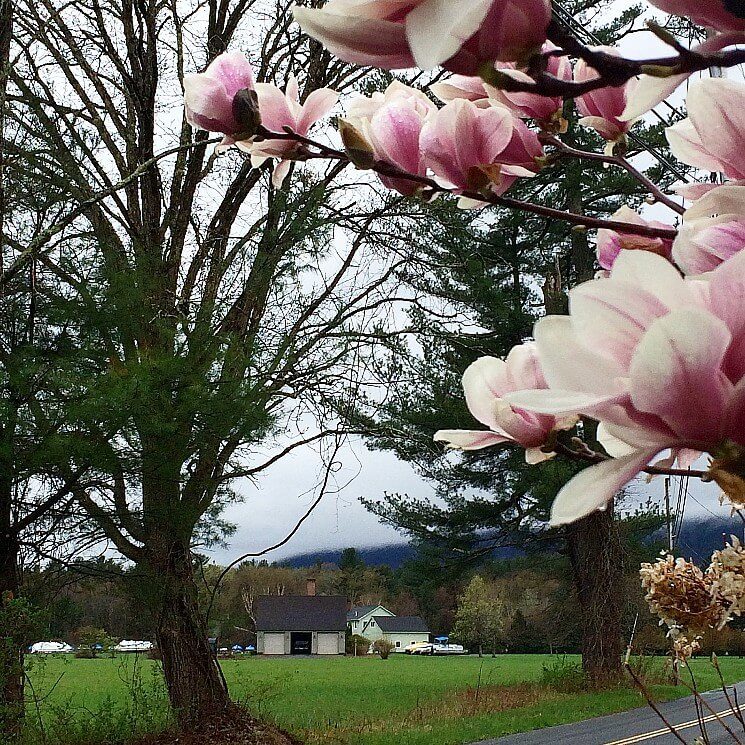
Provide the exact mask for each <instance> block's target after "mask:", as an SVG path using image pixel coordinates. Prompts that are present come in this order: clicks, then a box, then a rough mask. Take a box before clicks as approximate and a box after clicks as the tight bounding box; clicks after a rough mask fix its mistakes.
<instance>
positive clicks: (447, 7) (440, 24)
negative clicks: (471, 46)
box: [406, 0, 494, 70]
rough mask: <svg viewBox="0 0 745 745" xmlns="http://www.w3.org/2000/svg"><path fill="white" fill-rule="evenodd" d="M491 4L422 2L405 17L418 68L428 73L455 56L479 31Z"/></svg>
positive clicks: (486, 0)
mask: <svg viewBox="0 0 745 745" xmlns="http://www.w3.org/2000/svg"><path fill="white" fill-rule="evenodd" d="M493 2H494V0H470V2H468V3H467V4H464V5H465V7H462V6H459V7H458V9H457V11H455V12H454V9H453V0H424V2H420V3H419V5H417V7H415V8H413V9H412V10H411V11H410V12H409V14H408V15H407V16H406V36H407V38H408V40H409V46H410V47H411V52H412V54H413V55H414V59H415V60H416V63H417V65H418V66H419V67H421V68H422V69H424V70H429V69H431V68H433V67H437V65H439V64H441V63H442V62H445V60H448V59H450V58H451V57H452V56H453V55H455V54H456V53H457V52H458V50H459V49H460V48H461V47H462V46H463V43H464V42H465V41H467V40H468V39H470V38H471V36H473V35H474V34H475V33H476V32H477V31H478V30H479V27H480V26H481V24H482V23H483V21H484V19H485V18H486V15H487V13H488V12H489V9H490V8H491V6H492V3H493Z"/></svg>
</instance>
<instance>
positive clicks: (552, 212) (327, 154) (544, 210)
mask: <svg viewBox="0 0 745 745" xmlns="http://www.w3.org/2000/svg"><path fill="white" fill-rule="evenodd" d="M255 139H256V141H261V140H289V141H294V142H297V143H300V144H302V145H305V146H306V147H307V148H312V149H311V150H307V151H305V152H302V151H301V152H298V153H295V155H294V157H295V158H296V159H297V160H314V159H328V160H337V161H341V162H344V163H351V164H353V165H355V166H356V167H357V168H360V169H361V170H370V171H374V172H375V173H377V174H379V175H381V176H386V177H388V178H395V179H401V180H405V181H411V182H413V183H415V184H419V185H421V187H422V192H423V193H429V195H432V196H434V195H437V194H443V195H450V196H460V197H465V198H467V199H471V200H473V201H477V202H484V203H487V204H490V205H493V206H495V207H506V208H508V209H515V210H520V211H522V212H529V213H531V214H534V215H538V216H540V217H546V218H549V219H554V220H562V221H563V222H567V223H570V224H571V225H575V226H577V227H579V228H585V229H599V228H605V229H607V230H614V231H616V232H618V233H627V234H630V235H639V236H643V237H645V238H664V239H668V240H674V239H675V238H676V236H677V235H678V231H677V230H675V229H674V228H670V229H667V228H656V227H652V226H649V225H636V224H634V223H630V222H623V221H620V220H608V219H604V218H600V217H590V216H589V215H579V214H576V213H574V212H568V211H565V210H559V209H555V208H553V207H545V206H543V205H540V204H534V203H532V202H525V201H522V200H520V199H513V198H512V197H504V196H499V195H497V194H495V193H494V192H492V191H490V190H489V189H484V190H483V191H477V190H475V189H458V190H455V189H449V188H447V187H445V186H442V184H439V183H438V182H437V181H435V180H434V179H432V178H430V177H428V176H419V175H417V174H414V173H408V172H406V171H402V170H400V169H399V168H397V167H396V166H394V165H391V164H390V163H385V162H383V161H379V160H374V159H373V158H372V156H371V157H370V159H369V161H367V160H366V161H365V162H364V163H362V162H361V161H360V160H359V159H357V158H354V157H353V156H352V155H351V154H350V153H348V152H345V151H343V150H337V149H336V148H333V147H329V146H328V145H324V144H323V143H321V142H317V141H315V140H312V139H310V138H308V137H303V136H302V135H299V134H297V133H295V132H292V131H291V130H290V129H289V128H286V129H285V132H282V133H280V132H270V131H268V130H266V129H264V128H263V127H259V128H258V130H257V133H256V136H255ZM314 150H315V152H314ZM355 161H357V162H355ZM614 162H615V161H614ZM619 165H620V164H619ZM628 165H629V166H630V164H628ZM623 167H624V168H626V169H627V170H628V167H627V166H623ZM632 168H633V166H632ZM634 170H635V169H634Z"/></svg>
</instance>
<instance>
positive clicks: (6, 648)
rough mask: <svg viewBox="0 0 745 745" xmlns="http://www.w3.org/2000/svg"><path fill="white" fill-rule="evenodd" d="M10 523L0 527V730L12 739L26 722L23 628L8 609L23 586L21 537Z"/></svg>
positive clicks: (4, 521)
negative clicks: (20, 570)
mask: <svg viewBox="0 0 745 745" xmlns="http://www.w3.org/2000/svg"><path fill="white" fill-rule="evenodd" d="M2 522H3V523H6V522H7V521H6V520H2ZM9 527H10V526H9V525H3V528H4V529H0V732H2V733H3V736H4V737H7V738H8V740H12V739H15V738H16V737H17V736H18V735H19V734H20V730H21V726H22V724H23V709H24V706H23V704H24V698H23V696H24V686H23V683H24V680H23V649H24V645H23V643H22V641H21V639H20V637H19V635H20V634H21V631H22V630H21V629H17V628H13V625H14V624H13V621H14V618H15V616H14V614H13V613H12V612H10V611H9V610H7V608H8V604H9V602H10V601H12V600H13V599H14V598H17V597H18V594H19V590H20V577H19V572H18V541H17V540H16V536H15V535H14V534H13V533H12V532H11V531H10V530H8V528H9Z"/></svg>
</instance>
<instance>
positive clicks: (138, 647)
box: [114, 639, 153, 652]
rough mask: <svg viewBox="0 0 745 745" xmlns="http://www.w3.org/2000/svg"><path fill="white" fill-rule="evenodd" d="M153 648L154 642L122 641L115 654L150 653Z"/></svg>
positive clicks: (115, 648) (116, 647)
mask: <svg viewBox="0 0 745 745" xmlns="http://www.w3.org/2000/svg"><path fill="white" fill-rule="evenodd" d="M152 648H153V643H152V642H144V641H137V640H134V639H122V640H121V641H120V642H119V644H117V645H116V646H115V647H114V651H115V652H149V651H150V650H151V649H152Z"/></svg>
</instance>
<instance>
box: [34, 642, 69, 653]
mask: <svg viewBox="0 0 745 745" xmlns="http://www.w3.org/2000/svg"><path fill="white" fill-rule="evenodd" d="M28 651H29V652H30V653H31V654H68V653H70V652H74V651H75V649H74V648H73V647H71V646H70V645H69V644H65V642H36V644H32V645H31V646H30V647H29V650H28Z"/></svg>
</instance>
